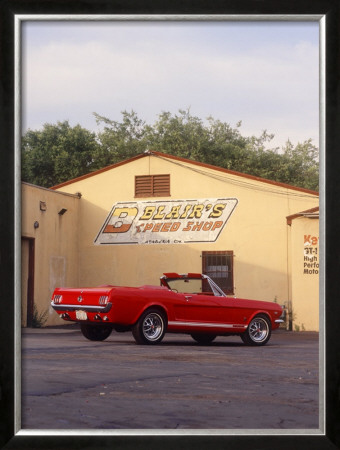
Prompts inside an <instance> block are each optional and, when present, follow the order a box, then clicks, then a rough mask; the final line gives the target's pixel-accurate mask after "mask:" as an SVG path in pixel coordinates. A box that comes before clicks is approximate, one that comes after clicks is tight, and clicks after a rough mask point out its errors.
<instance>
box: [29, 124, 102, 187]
mask: <svg viewBox="0 0 340 450" xmlns="http://www.w3.org/2000/svg"><path fill="white" fill-rule="evenodd" d="M97 148H98V143H97V140H96V135H95V133H91V132H90V131H88V130H86V129H85V128H82V127H81V126H80V125H77V126H75V127H71V126H70V125H69V123H68V121H64V122H58V123H57V124H56V125H51V124H45V125H44V126H43V130H42V131H32V130H28V131H27V133H26V134H25V135H24V136H23V138H22V161H21V168H22V179H23V181H27V182H30V183H33V184H36V185H38V186H43V187H51V186H53V185H56V184H58V183H62V182H63V181H67V180H70V179H72V178H75V177H78V176H80V175H83V174H85V173H88V172H89V171H91V169H92V164H93V159H92V158H93V155H94V154H96V152H97V151H98V149H97Z"/></svg>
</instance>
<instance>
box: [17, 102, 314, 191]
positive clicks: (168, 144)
mask: <svg viewBox="0 0 340 450" xmlns="http://www.w3.org/2000/svg"><path fill="white" fill-rule="evenodd" d="M94 116H95V118H96V121H97V124H98V125H100V126H101V127H102V128H101V131H100V132H98V133H97V134H95V133H91V132H89V131H88V130H85V129H84V128H81V127H80V126H79V125H77V126H76V127H74V128H71V127H70V125H69V124H68V122H67V121H66V122H62V123H61V122H58V124H57V125H51V124H46V125H44V128H43V130H42V131H31V130H29V131H28V132H27V133H26V134H25V135H24V137H23V140H22V155H23V156H22V161H23V164H22V173H23V179H24V180H25V181H29V182H31V183H34V184H38V185H40V186H51V185H54V184H58V183H61V182H62V181H66V180H68V179H72V178H75V177H77V176H80V175H83V174H85V173H89V172H91V171H93V170H97V169H100V168H102V167H105V166H107V165H110V164H114V163H116V162H119V161H122V160H124V159H127V158H131V157H133V156H136V155H138V154H140V153H143V152H144V151H146V150H155V151H159V152H163V153H167V154H170V155H176V156H180V157H183V158H187V159H192V160H196V161H200V162H204V163H208V164H212V165H215V166H219V167H223V168H227V169H230V170H234V171H238V172H242V173H246V174H251V175H255V176H259V177H262V178H267V179H270V180H274V181H279V182H283V183H287V184H291V185H295V186H300V187H304V188H307V189H312V190H318V173H319V164H318V149H317V147H315V146H314V145H313V144H312V141H311V139H307V140H306V141H304V142H302V143H298V144H297V145H296V146H294V145H293V144H292V143H291V142H290V141H287V142H286V144H285V146H283V147H282V148H281V149H278V148H267V147H268V146H269V145H270V142H271V140H272V139H273V135H271V134H268V133H267V131H263V133H262V134H261V135H260V136H243V135H242V134H241V131H240V129H241V122H239V123H237V124H236V126H235V127H232V126H231V125H230V124H228V123H225V122H222V121H220V120H216V119H214V118H212V117H209V118H208V119H207V121H205V122H204V121H203V120H202V119H200V118H198V117H195V116H192V115H191V113H190V110H179V112H178V114H171V113H170V112H162V113H161V114H160V115H159V116H158V119H157V120H156V121H155V123H154V124H153V125H152V126H151V125H149V124H147V123H146V122H144V121H143V120H141V119H140V118H139V117H138V115H137V114H136V113H135V112H134V111H131V112H127V111H123V112H122V120H121V121H113V120H110V119H108V118H106V117H104V116H100V115H99V114H97V113H94Z"/></svg>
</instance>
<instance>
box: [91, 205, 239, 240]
mask: <svg viewBox="0 0 340 450" xmlns="http://www.w3.org/2000/svg"><path fill="white" fill-rule="evenodd" d="M237 203H238V200H237V199H236V198H217V199H216V198H215V199H204V200H197V199H196V200H169V201H140V202H118V203H115V204H114V205H113V207H112V209H111V211H110V213H109V215H108V216H107V218H106V220H105V222H104V224H103V226H102V228H101V230H100V231H99V233H98V235H97V237H96V238H95V241H94V243H95V244H99V245H105V244H185V243H194V242H215V241H216V240H217V239H218V236H219V235H220V233H221V232H222V230H223V228H224V227H225V225H226V223H227V221H228V220H229V218H230V216H231V214H232V212H233V211H234V209H235V207H236V205H237Z"/></svg>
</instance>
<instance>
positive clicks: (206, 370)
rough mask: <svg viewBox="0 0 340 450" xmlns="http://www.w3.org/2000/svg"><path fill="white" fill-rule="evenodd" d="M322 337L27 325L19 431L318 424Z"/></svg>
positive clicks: (303, 426) (280, 332)
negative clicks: (87, 333) (150, 333)
mask: <svg viewBox="0 0 340 450" xmlns="http://www.w3.org/2000/svg"><path fill="white" fill-rule="evenodd" d="M318 355H319V336H318V333H309V332H300V333H295V332H287V331H284V330H277V331H275V332H273V335H272V338H271V340H270V342H269V343H268V344H267V345H266V346H264V347H259V348H253V347H247V346H245V345H244V344H243V343H242V341H241V339H240V338H239V337H230V338H227V337H218V338H217V339H216V341H214V342H213V343H212V344H211V345H209V346H201V345H199V344H197V343H195V342H194V341H193V340H192V338H191V337H190V336H186V335H171V334H167V335H166V336H165V338H164V340H163V342H162V343H161V344H160V345H158V346H141V345H136V344H135V341H134V339H133V338H132V335H131V333H116V332H113V333H112V335H111V336H110V337H109V338H108V339H107V340H106V341H103V342H91V341H88V340H86V339H85V338H84V337H83V336H82V334H81V332H80V331H79V329H78V328H77V326H75V325H71V326H69V327H62V328H45V329H23V333H22V407H21V416H22V429H57V430H63V429H105V430H108V429H115V430H117V429H206V430H209V429H223V430H235V429H236V430H237V429H242V430H244V429H249V430H251V429H274V430H283V429H285V430H297V429H308V430H311V429H318V428H319V374H318V369H319V360H318Z"/></svg>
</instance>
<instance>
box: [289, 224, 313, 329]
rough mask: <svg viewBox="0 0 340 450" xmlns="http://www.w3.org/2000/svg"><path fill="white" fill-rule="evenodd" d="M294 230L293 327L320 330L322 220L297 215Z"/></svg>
mask: <svg viewBox="0 0 340 450" xmlns="http://www.w3.org/2000/svg"><path fill="white" fill-rule="evenodd" d="M290 233H291V298H292V328H293V330H295V331H304V330H306V331H311V330H312V331H316V330H319V301H318V300H319V220H317V219H310V218H307V217H298V218H295V219H294V220H292V224H291V226H290ZM311 311H312V312H313V313H312V314H311Z"/></svg>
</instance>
